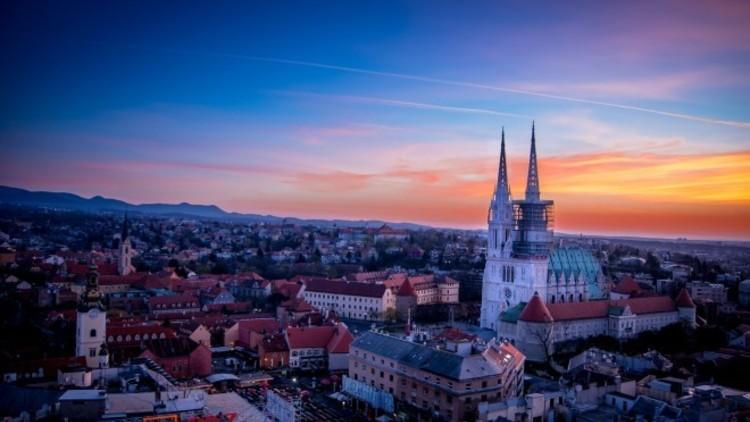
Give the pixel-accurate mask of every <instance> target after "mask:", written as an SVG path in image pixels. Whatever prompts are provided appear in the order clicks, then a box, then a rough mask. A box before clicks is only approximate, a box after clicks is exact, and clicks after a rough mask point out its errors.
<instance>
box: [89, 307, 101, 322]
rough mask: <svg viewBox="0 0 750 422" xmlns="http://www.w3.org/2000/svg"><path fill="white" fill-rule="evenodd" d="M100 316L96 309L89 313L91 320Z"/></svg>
mask: <svg viewBox="0 0 750 422" xmlns="http://www.w3.org/2000/svg"><path fill="white" fill-rule="evenodd" d="M98 316H99V310H98V309H96V308H94V309H91V310H90V311H89V318H91V319H94V318H96V317H98Z"/></svg>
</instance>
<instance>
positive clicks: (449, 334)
mask: <svg viewBox="0 0 750 422" xmlns="http://www.w3.org/2000/svg"><path fill="white" fill-rule="evenodd" d="M435 338H436V339H445V340H449V341H467V340H468V341H472V340H474V339H475V338H477V336H475V335H474V334H469V333H466V332H463V331H461V330H459V329H458V328H455V327H449V328H446V329H444V330H443V331H442V332H441V333H440V334H438V335H437V336H435Z"/></svg>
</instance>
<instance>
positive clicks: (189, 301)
mask: <svg viewBox="0 0 750 422" xmlns="http://www.w3.org/2000/svg"><path fill="white" fill-rule="evenodd" d="M148 303H149V305H151V306H156V305H171V304H183V305H185V307H197V306H198V298H197V297H195V296H191V295H175V296H154V297H150V298H148Z"/></svg>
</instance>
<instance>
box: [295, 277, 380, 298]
mask: <svg viewBox="0 0 750 422" xmlns="http://www.w3.org/2000/svg"><path fill="white" fill-rule="evenodd" d="M305 290H306V291H308V292H316V293H331V294H338V295H349V296H366V297H376V298H381V297H383V295H384V294H385V290H386V287H385V286H384V285H382V284H371V283H358V282H349V281H335V280H324V279H313V280H310V281H308V282H307V284H306V287H305Z"/></svg>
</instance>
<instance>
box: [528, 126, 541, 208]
mask: <svg viewBox="0 0 750 422" xmlns="http://www.w3.org/2000/svg"><path fill="white" fill-rule="evenodd" d="M534 126H535V125H534V122H533V121H532V122H531V152H530V153H529V177H528V179H526V200H527V201H538V200H539V172H538V170H537V166H536V135H535V127H534Z"/></svg>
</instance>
